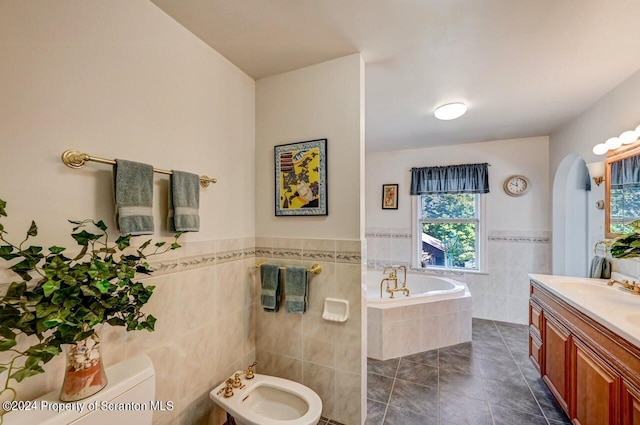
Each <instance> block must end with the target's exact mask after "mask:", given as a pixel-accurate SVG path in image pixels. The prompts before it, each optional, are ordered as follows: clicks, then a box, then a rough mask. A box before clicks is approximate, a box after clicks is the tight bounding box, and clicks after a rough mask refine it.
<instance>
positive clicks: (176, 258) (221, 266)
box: [0, 238, 255, 425]
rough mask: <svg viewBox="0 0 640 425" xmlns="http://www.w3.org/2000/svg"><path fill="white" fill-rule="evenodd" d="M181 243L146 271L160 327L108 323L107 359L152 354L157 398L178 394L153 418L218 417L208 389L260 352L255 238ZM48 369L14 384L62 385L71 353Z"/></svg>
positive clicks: (24, 391)
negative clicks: (257, 349)
mask: <svg viewBox="0 0 640 425" xmlns="http://www.w3.org/2000/svg"><path fill="white" fill-rule="evenodd" d="M156 239H159V238H156ZM181 244H182V245H183V247H182V248H181V249H179V250H177V251H173V252H169V253H167V254H165V255H163V256H161V257H159V259H158V261H155V262H152V263H151V265H152V267H153V268H154V269H155V270H156V271H155V272H154V274H153V275H152V276H151V277H141V278H139V280H140V281H141V282H143V283H144V284H145V285H153V286H155V287H156V288H155V290H154V293H153V296H152V297H151V300H150V301H149V303H148V304H147V305H146V306H145V307H144V310H145V311H146V312H149V313H152V314H153V315H154V316H155V317H156V318H157V319H158V320H157V323H156V327H155V329H156V330H155V332H146V331H136V332H126V331H125V330H124V328H122V327H111V326H107V327H105V329H104V331H103V341H104V343H103V355H104V359H105V365H106V366H107V367H108V366H110V365H112V364H115V363H117V362H120V361H122V360H124V359H126V358H129V357H132V356H135V355H137V354H141V353H144V354H147V355H148V356H149V357H150V358H151V360H152V361H153V364H154V368H155V372H156V399H157V400H164V401H168V400H171V401H173V402H174V410H172V411H156V412H154V417H153V424H154V425H164V424H190V425H192V424H203V425H205V424H213V425H218V424H222V423H223V420H222V412H221V411H220V409H219V408H217V407H214V406H215V405H214V403H213V402H212V401H211V400H210V399H209V392H210V391H211V389H212V388H214V387H215V386H216V385H217V384H218V383H220V382H221V381H222V380H223V379H225V378H227V377H228V376H229V375H231V374H232V373H233V372H234V371H236V370H238V369H244V368H246V366H247V365H248V364H250V363H251V362H253V360H254V359H255V323H254V320H255V318H254V314H255V309H254V308H253V303H254V299H255V296H254V295H255V287H254V279H253V276H252V275H251V274H250V273H249V271H250V270H251V268H253V266H254V264H255V256H254V253H255V248H254V247H255V243H254V238H238V239H230V240H216V241H205V242H181ZM11 274H12V273H10V272H9V271H8V270H6V269H4V270H0V279H1V280H0V281H2V282H7V281H8V282H10V281H11V280H6V278H9V277H10V276H11ZM11 279H13V280H15V279H14V278H13V277H11ZM0 290H2V288H0ZM2 359H3V357H2V356H0V362H2V361H3V360H2ZM45 370H46V373H45V374H42V375H38V376H35V377H32V378H28V379H26V380H25V381H23V382H22V383H20V384H17V385H15V388H16V389H17V391H18V395H19V399H21V400H28V399H33V398H36V397H39V396H40V395H42V394H44V393H47V392H49V391H52V390H54V389H56V388H59V387H60V385H61V384H62V377H63V371H64V356H58V357H56V358H55V359H53V360H52V361H50V362H49V363H47V365H46V366H45ZM210 421H211V422H210Z"/></svg>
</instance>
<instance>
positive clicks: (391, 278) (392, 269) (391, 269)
mask: <svg viewBox="0 0 640 425" xmlns="http://www.w3.org/2000/svg"><path fill="white" fill-rule="evenodd" d="M398 270H402V271H403V272H404V275H403V280H402V282H400V285H401V286H400V287H398ZM387 272H388V273H389V275H388V276H386V277H384V278H383V279H382V280H381V281H380V298H382V285H383V284H384V283H386V284H387V287H386V290H385V291H386V292H387V293H389V294H390V296H389V298H394V294H395V293H396V292H398V291H401V292H402V293H403V294H404V296H405V297H408V296H409V288H407V287H406V284H407V268H406V267H405V266H398V265H390V266H387V267H385V268H384V270H383V272H382V273H383V274H387ZM389 282H393V288H392V287H390V286H389Z"/></svg>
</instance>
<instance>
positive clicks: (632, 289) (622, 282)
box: [607, 279, 640, 295]
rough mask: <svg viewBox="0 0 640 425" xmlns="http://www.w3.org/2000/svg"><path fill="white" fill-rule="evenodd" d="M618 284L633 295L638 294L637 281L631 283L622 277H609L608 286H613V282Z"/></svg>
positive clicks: (639, 286)
mask: <svg viewBox="0 0 640 425" xmlns="http://www.w3.org/2000/svg"><path fill="white" fill-rule="evenodd" d="M616 283H617V284H618V285H620V286H622V287H623V288H624V289H626V290H627V291H629V292H631V293H632V294H634V295H640V285H639V284H638V282H636V281H633V282H631V283H629V281H628V280H626V279H624V280H615V279H611V280H610V281H609V282H608V283H607V285H609V286H613V285H615V284H616Z"/></svg>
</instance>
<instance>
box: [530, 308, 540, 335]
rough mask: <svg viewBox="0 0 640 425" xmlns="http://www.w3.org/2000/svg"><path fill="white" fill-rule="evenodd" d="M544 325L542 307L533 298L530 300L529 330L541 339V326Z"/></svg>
mask: <svg viewBox="0 0 640 425" xmlns="http://www.w3.org/2000/svg"><path fill="white" fill-rule="evenodd" d="M541 327H542V307H540V306H539V305H538V304H537V303H535V302H534V301H533V300H529V332H530V333H533V334H534V335H535V336H537V337H538V339H540V337H541V334H540V328H541Z"/></svg>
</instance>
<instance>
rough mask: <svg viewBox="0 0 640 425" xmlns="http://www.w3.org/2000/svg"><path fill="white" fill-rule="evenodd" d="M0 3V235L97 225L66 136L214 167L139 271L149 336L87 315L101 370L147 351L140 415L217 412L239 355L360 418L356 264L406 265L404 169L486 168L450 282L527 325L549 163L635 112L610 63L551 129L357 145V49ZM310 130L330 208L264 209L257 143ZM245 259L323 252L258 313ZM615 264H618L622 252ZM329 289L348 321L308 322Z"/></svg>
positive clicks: (362, 309) (192, 416)
mask: <svg viewBox="0 0 640 425" xmlns="http://www.w3.org/2000/svg"><path fill="white" fill-rule="evenodd" d="M158 3H160V2H158ZM0 8H1V9H2V13H0V40H2V43H0V57H1V58H2V61H1V63H2V64H4V65H5V66H3V67H2V68H1V71H0V76H1V77H2V78H0V81H1V83H0V85H2V93H3V96H2V97H1V98H0V112H1V113H2V116H3V124H2V126H0V140H2V149H3V154H2V157H3V158H4V159H5V161H3V165H2V180H1V181H2V184H0V198H1V199H3V200H5V201H7V211H8V213H9V214H8V217H2V223H3V225H4V228H5V230H6V231H8V232H10V235H11V236H15V235H21V234H23V229H24V230H26V229H28V228H29V224H30V223H31V220H35V221H36V222H37V224H38V228H39V234H38V241H39V243H41V244H42V246H51V245H54V244H55V245H61V246H73V245H74V243H75V242H74V241H73V239H72V238H71V237H70V231H71V225H68V223H67V220H81V219H85V218H94V219H103V220H104V221H105V223H107V225H108V226H109V227H110V228H113V227H114V226H113V223H114V219H113V199H112V173H111V170H110V167H108V166H104V165H100V164H88V165H87V166H85V167H84V168H82V169H79V170H72V169H70V168H68V167H65V166H64V164H63V163H62V162H61V161H60V155H61V154H62V152H64V151H65V150H67V149H78V150H81V151H83V152H86V153H88V154H90V155H96V156H102V157H106V158H123V159H130V160H134V161H141V162H150V163H152V164H153V165H154V166H156V167H159V168H167V169H177V170H186V171H190V172H194V173H199V174H207V175H209V176H211V177H214V178H217V179H218V182H217V183H216V184H214V185H211V186H209V187H208V188H206V189H203V190H202V192H201V194H200V217H201V229H200V232H198V233H192V234H185V235H183V236H182V237H181V244H182V245H183V246H182V248H181V249H179V250H176V251H174V252H171V253H169V254H167V255H165V256H163V257H162V259H160V260H158V263H156V264H154V266H155V267H156V269H157V270H156V272H155V273H153V275H152V276H151V277H149V278H147V279H145V281H144V282H145V284H150V285H154V286H156V289H155V292H154V296H153V297H152V299H151V301H150V303H149V305H148V306H147V308H148V310H149V311H153V314H154V315H155V316H156V317H157V319H158V321H157V324H156V330H155V332H153V333H146V332H133V333H129V332H125V331H124V330H122V329H121V328H109V327H107V328H106V329H105V330H104V334H103V340H104V348H103V354H104V357H105V363H106V365H107V366H109V365H114V364H117V363H119V362H121V361H123V360H126V359H128V358H131V357H133V356H135V355H137V354H146V355H147V356H149V358H151V360H152V362H153V364H154V368H155V371H156V390H155V398H156V399H157V400H164V401H172V402H173V406H174V408H173V409H171V410H164V411H157V412H154V420H153V423H154V424H207V423H212V424H215V425H217V424H222V423H223V422H224V418H223V416H224V415H223V412H222V411H221V410H220V409H219V408H218V407H217V406H216V405H215V404H214V403H213V402H212V401H211V398H210V396H209V393H210V391H211V390H212V389H213V388H214V387H216V386H217V385H218V384H219V383H221V382H222V381H224V380H225V379H226V378H227V377H229V376H230V375H231V374H232V373H233V372H234V371H236V370H243V369H246V367H247V366H248V365H250V364H251V363H252V362H253V361H257V363H258V366H257V370H258V371H259V372H261V373H266V374H271V375H275V376H280V377H283V378H287V379H291V380H294V381H298V382H301V383H303V384H305V385H307V386H308V387H310V388H312V389H313V390H314V391H315V392H316V393H318V395H320V397H321V399H322V401H323V416H324V417H326V418H331V419H334V420H335V421H337V422H339V423H343V424H347V425H352V424H360V423H364V421H365V420H366V412H367V397H366V393H367V360H366V357H367V340H366V335H367V325H368V324H367V311H366V303H365V302H364V301H363V300H364V293H363V291H362V282H363V280H364V278H363V274H364V273H365V271H366V269H367V266H369V267H373V268H380V267H381V266H382V265H383V264H384V263H387V262H389V263H391V262H393V263H400V264H403V263H410V262H411V261H412V257H411V256H412V242H411V232H412V227H411V226H412V222H411V208H412V206H411V205H412V204H411V197H410V196H409V193H408V187H409V184H410V175H411V174H410V172H409V170H410V169H411V168H412V167H421V166H430V165H450V164H459V163H466V162H469V161H471V162H487V163H490V164H491V167H490V169H489V184H490V187H491V193H490V195H488V196H487V199H486V205H485V208H486V210H487V216H486V229H485V230H486V233H487V235H486V236H487V244H486V247H485V250H486V251H485V252H486V255H487V257H486V259H487V261H488V263H487V268H486V272H485V273H475V274H474V273H467V274H465V275H464V276H459V275H456V278H460V279H461V280H463V281H464V282H465V283H466V284H467V286H468V287H469V290H470V292H471V295H472V300H473V301H472V315H473V317H474V318H477V319H486V320H496V321H500V322H510V323H516V324H526V323H527V321H528V310H527V305H528V304H527V303H528V296H529V293H528V278H527V273H531V272H537V273H551V272H552V271H553V272H554V273H556V274H572V272H571V271H570V269H568V268H567V269H566V270H556V269H555V267H556V263H555V262H554V263H553V264H552V261H551V260H552V258H551V252H552V244H555V243H556V241H555V238H552V233H551V232H552V229H553V227H554V220H555V216H554V215H552V205H553V202H552V199H553V194H554V176H555V174H556V170H557V169H558V168H559V167H560V164H561V163H562V162H563V160H564V159H565V158H566V157H567V156H569V155H572V154H573V155H577V156H578V157H581V158H583V159H584V161H585V162H587V163H589V162H593V161H598V160H601V157H597V156H595V155H594V154H593V153H592V151H591V149H592V147H593V145H594V144H596V143H599V142H600V141H602V140H606V139H607V138H609V137H611V136H612V135H617V134H619V133H620V132H621V131H623V130H625V129H627V128H630V127H632V126H633V127H635V125H637V124H638V123H637V122H636V121H637V117H638V116H639V115H640V114H639V113H640V100H639V97H640V96H637V94H638V93H639V92H640V73H635V74H633V75H631V73H627V74H625V75H620V78H619V83H620V84H619V85H618V86H617V87H615V88H614V84H612V85H610V87H608V88H606V87H604V86H602V87H600V88H601V89H602V90H601V92H599V93H596V91H594V92H593V93H589V96H590V98H591V99H592V103H593V105H592V106H590V107H589V108H587V109H586V110H584V111H583V112H582V113H580V114H577V115H576V116H575V117H574V118H572V119H570V120H568V121H567V122H566V123H565V124H563V125H562V126H559V127H557V128H555V129H553V131H551V129H550V130H549V132H546V133H540V134H526V135H523V136H522V137H521V138H517V139H508V140H504V139H490V140H488V141H483V142H481V143H472V144H457V145H455V146H448V147H427V148H420V149H413V150H411V149H410V150H391V151H385V152H382V151H380V152H376V151H369V150H367V151H366V152H365V133H364V123H365V74H366V72H369V71H370V68H369V64H366V65H365V61H364V60H363V58H362V56H361V55H360V54H345V55H340V56H341V57H339V58H337V59H333V60H328V61H323V62H322V63H317V64H315V65H313V66H307V67H301V69H298V70H295V71H291V72H287V73H282V74H278V75H273V76H270V77H267V78H262V79H258V80H254V79H253V78H251V77H249V76H248V75H247V74H246V73H245V72H243V71H242V70H240V69H239V68H238V67H236V66H235V65H234V64H232V63H231V62H230V61H229V60H227V59H226V58H225V57H224V56H223V55H222V54H220V53H218V52H217V51H215V50H213V49H212V48H211V47H209V46H208V45H206V44H205V43H204V42H202V41H201V40H200V39H199V38H198V37H196V36H195V35H194V34H193V33H191V32H190V31H189V30H187V29H186V28H185V27H183V26H181V25H180V24H178V23H177V22H176V21H175V20H174V19H173V18H172V17H170V16H168V15H167V14H166V13H165V12H164V11H163V10H161V9H160V8H159V7H158V6H156V4H154V3H152V2H149V1H125V0H118V1H113V2H99V1H89V2H86V1H71V0H63V1H60V2H56V4H55V5H54V4H53V3H43V2H35V1H33V2H19V3H18V2H2V4H1V5H0ZM381 60H383V59H381ZM313 63H316V62H313ZM309 65H311V63H310V64H309ZM372 69H375V68H372ZM365 71H366V72H365ZM594 78H595V77H594ZM625 78H626V79H625ZM602 84H604V83H602ZM605 85H606V84H605ZM605 88H606V89H605ZM611 89H612V90H611ZM608 90H611V91H610V92H608ZM605 93H606V94H605ZM585 96H586V95H585ZM601 96H602V97H601ZM594 102H595V103H594ZM525 136H526V137H525ZM367 137H369V135H367ZM317 138H326V139H328V141H329V142H328V143H329V146H328V155H329V158H328V187H329V192H330V202H329V210H330V213H329V214H328V215H327V216H316V217H306V218H303V219H300V218H298V217H276V216H274V213H273V203H274V201H273V183H272V177H273V151H274V146H276V145H279V144H284V143H291V142H294V141H303V140H311V139H317ZM483 140H484V139H483ZM474 141H480V140H474ZM433 158H437V162H436V161H434V160H433ZM389 163H391V164H393V166H392V167H389V166H386V164H389ZM372 170H375V172H372ZM514 174H520V175H525V176H527V178H528V179H529V181H530V182H531V189H530V190H529V192H528V193H527V194H525V195H524V196H522V197H517V198H516V197H509V196H508V195H506V194H505V193H504V191H503V190H502V183H503V181H504V179H506V178H507V177H508V176H511V175H514ZM388 183H397V184H398V185H399V191H398V209H397V210H395V209H394V210H382V209H381V208H380V202H381V196H380V189H381V186H382V185H383V184H388ZM167 193H168V179H166V178H163V177H160V176H159V177H157V178H156V179H155V183H154V199H153V205H154V212H153V214H154V219H155V225H156V229H157V230H156V232H155V234H154V235H153V238H154V240H165V241H171V240H172V235H171V233H169V232H168V231H167V230H166V229H165V227H164V225H163V223H164V221H165V220H166V216H167V206H166V203H167ZM603 198H604V188H603V186H595V185H592V188H591V191H590V192H586V193H584V204H582V205H583V207H582V208H583V210H584V211H586V213H587V218H586V220H587V222H586V223H587V224H586V225H587V226H588V229H589V231H588V232H586V233H587V236H588V238H587V240H585V242H584V246H583V247H580V249H581V250H582V252H583V253H584V255H583V257H584V259H583V261H584V262H585V264H586V263H587V262H588V261H589V259H590V256H591V255H592V251H591V249H592V247H593V244H595V242H596V241H598V240H600V239H601V238H602V236H603V230H602V222H603V213H602V211H601V210H598V209H596V208H595V206H594V205H595V202H596V201H598V200H600V199H603ZM512 209H513V210H515V211H517V214H510V211H511V210H512ZM114 234H115V233H114ZM262 259H264V260H268V261H269V262H273V263H277V264H281V265H304V266H310V265H311V264H312V263H320V264H321V265H322V267H323V270H322V273H320V274H318V275H314V276H312V277H311V278H310V279H311V280H310V291H311V294H312V295H311V296H310V302H309V306H308V310H307V312H306V313H305V314H304V315H301V316H300V315H288V314H285V313H284V312H281V313H278V314H277V315H273V314H268V313H266V312H264V311H262V309H260V308H258V305H257V301H256V298H259V297H258V294H259V275H258V273H257V269H256V268H255V264H256V263H257V262H258V261H259V260H262ZM617 264H618V265H617V266H616V265H614V268H615V267H619V268H625V267H626V269H627V270H629V268H630V267H631V268H633V267H635V264H636V263H635V262H633V261H631V262H628V263H627V264H626V265H625V263H622V265H620V263H617ZM629 264H630V265H629ZM633 273H635V275H637V274H638V273H637V272H636V271H635V270H633ZM0 276H2V279H0V282H2V283H3V284H5V283H8V282H11V279H13V276H12V275H11V274H10V273H9V272H8V271H7V270H5V269H0ZM327 297H331V298H338V299H346V300H348V301H349V303H350V317H349V320H348V321H347V322H345V323H332V322H327V321H324V320H323V319H322V317H321V315H322V311H323V300H324V299H325V298H327ZM45 370H46V373H44V374H41V375H38V376H34V377H31V378H29V379H26V380H25V381H23V382H22V383H20V384H19V385H18V386H17V390H18V393H19V397H20V399H24V400H28V399H33V398H36V397H39V396H41V395H42V394H43V393H44V392H47V391H51V390H53V389H55V388H57V387H58V386H59V385H60V382H61V381H62V376H63V372H64V359H63V358H62V356H59V357H57V358H55V359H54V360H52V361H51V362H50V363H48V364H47V365H46V367H45Z"/></svg>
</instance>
